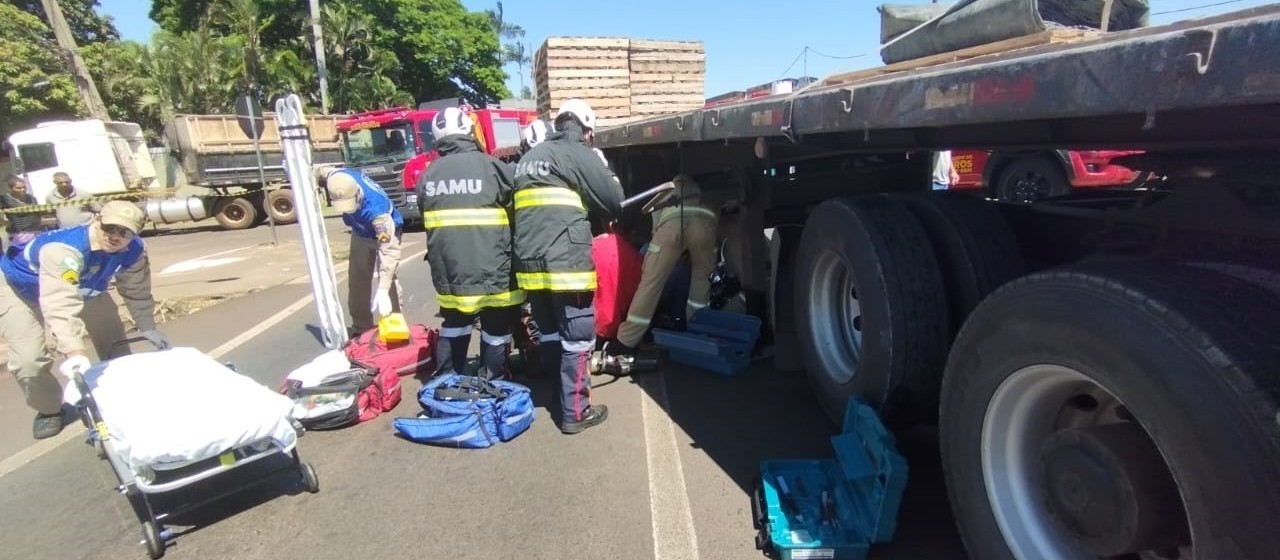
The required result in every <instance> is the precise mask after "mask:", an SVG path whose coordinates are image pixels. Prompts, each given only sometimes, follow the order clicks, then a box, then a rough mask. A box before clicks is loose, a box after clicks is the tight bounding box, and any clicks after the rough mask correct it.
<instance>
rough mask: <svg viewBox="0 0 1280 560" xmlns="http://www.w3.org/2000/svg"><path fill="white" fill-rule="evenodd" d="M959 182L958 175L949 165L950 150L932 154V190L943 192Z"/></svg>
mask: <svg viewBox="0 0 1280 560" xmlns="http://www.w3.org/2000/svg"><path fill="white" fill-rule="evenodd" d="M959 182H960V174H959V173H956V168H955V165H952V163H951V150H943V151H941V152H934V154H933V190H935V191H945V190H947V189H949V188H951V186H952V185H954V184H956V183H959Z"/></svg>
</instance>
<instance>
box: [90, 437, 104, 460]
mask: <svg viewBox="0 0 1280 560" xmlns="http://www.w3.org/2000/svg"><path fill="white" fill-rule="evenodd" d="M93 452H94V453H97V454H98V458H99V459H106V458H107V448H106V446H105V444H103V443H102V440H100V439H98V438H96V437H95V438H93Z"/></svg>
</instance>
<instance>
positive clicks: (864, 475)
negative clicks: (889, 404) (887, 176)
mask: <svg viewBox="0 0 1280 560" xmlns="http://www.w3.org/2000/svg"><path fill="white" fill-rule="evenodd" d="M831 443H832V445H833V446H834V447H835V453H836V458H835V459H834V460H830V459H826V460H775V461H764V462H762V463H761V464H760V479H759V480H758V481H757V482H756V487H755V491H754V493H753V496H752V504H751V505H752V516H753V517H754V519H753V520H754V522H755V526H756V531H757V532H756V548H759V549H761V550H763V551H765V553H766V555H768V556H771V557H775V558H781V559H782V560H806V559H819V558H821V559H824V560H862V559H864V558H866V557H867V551H868V550H869V549H870V547H871V545H872V544H873V543H882V542H888V541H889V540H891V539H892V538H893V533H894V530H895V529H896V527H897V517H898V505H899V503H900V502H901V500H902V491H903V488H905V487H906V484H907V462H906V460H905V459H903V458H902V455H900V454H899V453H898V452H897V450H896V449H895V446H894V438H893V435H892V434H890V433H889V432H888V430H886V429H885V428H884V425H883V424H881V423H880V420H879V418H878V417H877V416H876V413H875V411H874V410H873V409H872V408H871V407H869V406H867V405H865V404H863V403H861V402H859V401H857V400H856V399H853V400H850V402H849V408H848V410H847V411H846V413H845V420H844V433H842V434H840V435H838V436H835V437H833V438H831Z"/></svg>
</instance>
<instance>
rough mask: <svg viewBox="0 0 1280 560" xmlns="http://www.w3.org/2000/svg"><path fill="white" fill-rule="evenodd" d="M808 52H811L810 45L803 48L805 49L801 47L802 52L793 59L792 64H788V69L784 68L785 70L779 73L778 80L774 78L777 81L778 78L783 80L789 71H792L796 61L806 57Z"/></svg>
mask: <svg viewBox="0 0 1280 560" xmlns="http://www.w3.org/2000/svg"><path fill="white" fill-rule="evenodd" d="M807 52H809V47H805V48H803V49H800V54H798V55H796V59H795V60H792V61H791V64H790V65H788V66H787V69H786V70H783V71H782V73H781V74H779V75H778V78H777V80H774V81H775V82H776V81H778V80H781V79H782V78H783V77H784V76H786V75H787V72H790V71H791V69H792V68H794V67H795V65H796V63H797V62H800V59H801V58H804V55H805V53H807Z"/></svg>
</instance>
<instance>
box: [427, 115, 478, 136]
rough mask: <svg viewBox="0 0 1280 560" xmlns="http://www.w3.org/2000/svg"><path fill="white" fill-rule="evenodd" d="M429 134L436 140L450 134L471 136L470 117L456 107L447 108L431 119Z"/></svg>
mask: <svg viewBox="0 0 1280 560" xmlns="http://www.w3.org/2000/svg"><path fill="white" fill-rule="evenodd" d="M431 134H434V135H435V137H436V140H439V139H441V138H444V137H445V136H449V135H451V134H466V135H470V134H471V117H468V116H467V114H466V113H464V112H462V109H459V108H457V107H449V108H447V109H445V110H443V111H440V112H438V113H436V116H435V117H434V118H432V119H431Z"/></svg>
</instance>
